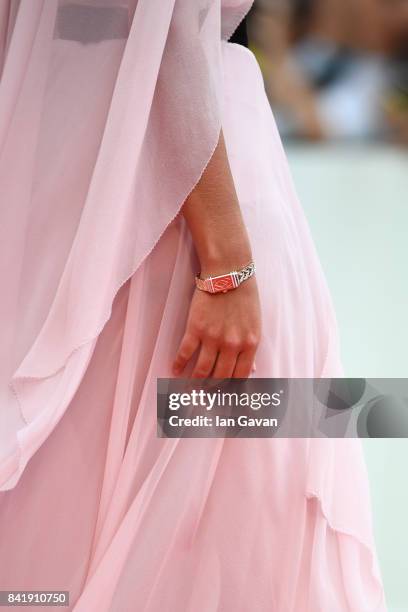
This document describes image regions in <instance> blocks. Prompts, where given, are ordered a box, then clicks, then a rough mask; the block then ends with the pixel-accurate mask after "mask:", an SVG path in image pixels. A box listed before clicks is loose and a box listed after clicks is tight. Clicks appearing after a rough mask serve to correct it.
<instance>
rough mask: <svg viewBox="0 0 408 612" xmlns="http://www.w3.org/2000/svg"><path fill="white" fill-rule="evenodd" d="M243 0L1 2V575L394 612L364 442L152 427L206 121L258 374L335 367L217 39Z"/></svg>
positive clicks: (178, 603) (239, 70)
mask: <svg viewBox="0 0 408 612" xmlns="http://www.w3.org/2000/svg"><path fill="white" fill-rule="evenodd" d="M250 4H251V2H249V1H248V0H223V2H220V0H197V1H194V2H192V1H191V0H138V1H137V0H87V1H84V0H75V1H73V0H72V1H68V0H35V1H33V0H4V1H3V2H2V4H1V7H0V28H1V29H0V71H1V81H0V265H1V279H2V298H1V301H0V324H1V338H2V341H1V344H0V353H1V358H0V402H1V404H0V406H1V410H0V489H1V493H0V590H25V591H29V590H67V591H69V593H70V603H69V606H68V609H69V610H73V611H74V612H159V611H160V612H384V611H385V610H386V605H385V600H384V591H383V586H382V581H381V575H380V571H379V566H378V561H377V557H376V550H375V543H374V539H373V526H372V516H371V508H370V493H369V485H368V477H367V471H366V466H365V463H364V457H363V453H362V448H361V442H360V441H359V440H357V439H331V438H292V439H289V438H280V439H276V438H271V439H231V438H227V439H205V438H203V439H170V438H169V439H167V438H158V437H157V435H156V380H157V378H158V377H170V376H171V363H172V359H173V357H174V356H175V353H176V350H177V347H178V345H179V342H180V339H181V337H182V334H183V332H184V328H185V323H186V317H187V313H188V307H189V303H190V300H191V297H192V294H193V291H194V282H193V279H194V274H195V273H196V272H197V271H198V261H197V256H196V253H195V250H194V246H193V243H192V240H191V236H190V234H189V232H188V229H187V227H186V224H185V221H184V218H183V216H182V215H181V214H180V210H181V206H182V204H183V202H184V200H185V198H186V197H187V196H188V194H189V193H190V192H191V190H192V189H193V188H194V186H195V185H196V183H197V181H198V180H199V178H200V176H201V175H202V172H203V171H204V169H205V166H206V164H207V163H208V161H209V159H210V158H211V155H212V152H213V151H214V148H215V146H216V144H217V140H218V135H219V130H220V128H221V127H222V130H223V133H224V137H225V141H226V145H227V151H228V158H229V161H230V165H231V170H232V174H233V178H234V181H235V186H236V190H237V194H238V197H239V201H240V205H241V208H242V212H243V215H244V219H245V222H246V225H247V228H248V232H249V235H250V238H251V242H252V246H253V254H254V260H255V262H256V266H257V280H258V285H259V291H260V296H261V306H262V316H263V336H262V340H261V343H260V346H259V350H258V353H257V357H256V363H257V370H256V376H257V377H265V378H266V377H332V376H333V377H336V376H342V366H341V361H340V356H339V343H338V335H337V328H336V320H335V315H334V311H333V306H332V302H331V299H330V295H329V291H328V288H327V285H326V282H325V279H324V275H323V273H322V269H321V266H320V263H319V260H318V257H317V254H316V251H315V247H314V245H313V242H312V238H311V235H310V232H309V229H308V226H307V223H306V220H305V216H304V213H303V211H302V208H301V206H300V204H299V202H298V199H297V196H296V193H295V190H294V187H293V184H292V180H291V176H290V173H289V169H288V164H287V161H286V158H285V154H284V151H283V148H282V144H281V141H280V138H279V134H278V132H277V129H276V125H275V122H274V118H273V115H272V112H271V110H270V106H269V104H268V101H267V98H266V95H265V90H264V85H263V80H262V76H261V73H260V69H259V67H258V64H257V62H256V60H255V58H254V56H253V54H252V53H251V51H249V50H248V49H247V48H245V47H242V46H240V45H238V44H234V43H229V42H227V40H228V38H229V37H230V35H231V34H232V32H233V31H234V30H235V28H236V27H237V25H238V24H239V23H240V21H241V20H242V18H243V17H244V15H245V14H246V12H247V11H248V10H249V8H250ZM186 374H187V375H188V371H187V372H186ZM16 609H17V610H20V609H21V610H23V609H27V607H23V606H17V607H16ZM33 609H34V608H33ZM35 609H37V608H35ZM39 609H43V608H42V607H40V608H39ZM44 609H50V608H45V607H44ZM51 609H53V608H51ZM55 609H61V608H60V607H58V608H57V607H55ZM62 609H64V608H62Z"/></svg>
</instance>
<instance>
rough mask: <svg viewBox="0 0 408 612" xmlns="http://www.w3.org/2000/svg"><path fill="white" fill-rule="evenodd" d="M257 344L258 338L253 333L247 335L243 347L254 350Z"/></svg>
mask: <svg viewBox="0 0 408 612" xmlns="http://www.w3.org/2000/svg"><path fill="white" fill-rule="evenodd" d="M258 344H259V336H258V334H255V333H253V332H250V333H249V334H247V335H246V336H245V338H244V341H243V346H244V347H245V348H247V349H254V348H256V347H257V346H258Z"/></svg>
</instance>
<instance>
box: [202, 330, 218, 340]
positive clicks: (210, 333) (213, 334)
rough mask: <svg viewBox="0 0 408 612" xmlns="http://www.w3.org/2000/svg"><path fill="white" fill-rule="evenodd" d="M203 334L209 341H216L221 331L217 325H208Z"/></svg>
mask: <svg viewBox="0 0 408 612" xmlns="http://www.w3.org/2000/svg"><path fill="white" fill-rule="evenodd" d="M204 335H205V337H206V339H207V340H210V341H216V340H218V339H219V337H220V335H221V332H220V330H219V329H218V327H208V328H207V329H206V330H205V332H204Z"/></svg>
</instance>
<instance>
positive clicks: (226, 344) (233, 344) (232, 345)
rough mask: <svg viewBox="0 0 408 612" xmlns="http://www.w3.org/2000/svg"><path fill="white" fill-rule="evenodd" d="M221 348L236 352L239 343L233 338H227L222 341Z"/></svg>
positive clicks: (237, 339)
mask: <svg viewBox="0 0 408 612" xmlns="http://www.w3.org/2000/svg"><path fill="white" fill-rule="evenodd" d="M222 346H223V348H225V349H227V350H229V351H238V350H239V348H240V346H241V341H240V339H239V338H237V337H235V336H227V337H226V338H224V339H223V341H222Z"/></svg>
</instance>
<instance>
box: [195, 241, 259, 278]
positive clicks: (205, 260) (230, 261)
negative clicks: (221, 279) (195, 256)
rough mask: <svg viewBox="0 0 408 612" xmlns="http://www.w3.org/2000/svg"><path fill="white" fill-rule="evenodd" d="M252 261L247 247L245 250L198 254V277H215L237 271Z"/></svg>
mask: <svg viewBox="0 0 408 612" xmlns="http://www.w3.org/2000/svg"><path fill="white" fill-rule="evenodd" d="M252 260H253V256H252V252H251V249H250V247H249V246H247V247H246V248H231V247H230V248H225V247H223V248H220V249H211V250H209V251H207V252H206V253H204V254H203V253H201V254H199V261H200V271H199V272H200V276H201V277H205V276H217V275H218V274H224V273H226V272H230V271H232V270H238V269H240V268H243V267H244V266H246V265H247V264H248V263H249V262H251V261H252Z"/></svg>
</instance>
